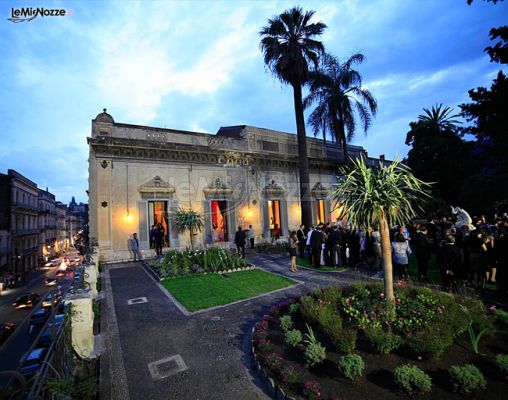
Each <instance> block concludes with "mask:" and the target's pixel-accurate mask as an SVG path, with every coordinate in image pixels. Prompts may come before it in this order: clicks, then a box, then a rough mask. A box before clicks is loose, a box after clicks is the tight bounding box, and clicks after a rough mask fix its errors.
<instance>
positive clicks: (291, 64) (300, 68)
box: [259, 7, 326, 226]
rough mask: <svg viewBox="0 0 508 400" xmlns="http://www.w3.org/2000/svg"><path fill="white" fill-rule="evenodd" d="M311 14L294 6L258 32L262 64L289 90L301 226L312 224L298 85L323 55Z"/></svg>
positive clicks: (322, 26)
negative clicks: (292, 113)
mask: <svg viewBox="0 0 508 400" xmlns="http://www.w3.org/2000/svg"><path fill="white" fill-rule="evenodd" d="M314 14H315V12H314V11H305V12H304V11H303V10H302V9H301V8H300V7H294V8H292V9H290V10H286V11H284V12H283V13H282V14H280V15H278V16H275V17H274V18H273V19H269V20H268V25H267V26H265V27H264V28H263V29H261V31H260V32H259V34H260V36H261V43H260V47H261V50H262V52H263V55H264V61H265V64H266V65H267V66H268V68H270V70H271V72H272V73H273V74H274V75H275V76H276V77H277V78H278V79H279V80H281V81H282V82H283V83H285V84H289V85H291V86H292V87H293V98H294V107H295V118H296V133H297V138H298V169H299V175H300V202H301V212H302V224H304V225H305V226H309V225H310V224H311V222H312V211H311V203H310V187H309V160H308V158H307V137H306V133H305V119H304V116H303V101H302V86H303V85H304V84H305V83H306V82H307V80H308V77H309V64H312V65H313V66H314V67H317V64H318V57H319V55H320V54H322V53H323V52H324V47H323V44H322V43H321V42H319V41H317V40H315V37H316V36H319V35H321V34H322V33H323V31H324V30H325V28H326V25H325V24H323V23H322V22H317V23H310V20H311V18H312V16H313V15H314Z"/></svg>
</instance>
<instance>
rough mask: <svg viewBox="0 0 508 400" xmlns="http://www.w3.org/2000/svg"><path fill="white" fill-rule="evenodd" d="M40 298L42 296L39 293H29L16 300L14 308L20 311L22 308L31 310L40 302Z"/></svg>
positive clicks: (13, 304)
mask: <svg viewBox="0 0 508 400" xmlns="http://www.w3.org/2000/svg"><path fill="white" fill-rule="evenodd" d="M40 298H41V296H40V295H39V294H37V293H27V294H24V295H23V296H20V297H18V298H17V299H16V300H14V303H12V306H13V307H14V308H15V309H16V310H19V309H20V308H28V307H30V308H31V307H33V306H35V305H36V304H37V303H38V302H39V300H40Z"/></svg>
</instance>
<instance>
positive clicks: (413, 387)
mask: <svg viewBox="0 0 508 400" xmlns="http://www.w3.org/2000/svg"><path fill="white" fill-rule="evenodd" d="M393 375H394V378H395V383H396V384H397V386H398V387H399V388H401V389H402V390H403V391H404V392H406V393H409V394H413V393H425V392H430V390H431V388H432V379H431V378H430V376H428V375H427V374H426V373H425V372H423V371H422V370H421V369H420V368H418V367H417V366H416V365H410V364H406V365H401V366H399V367H397V368H395V371H394V372H393Z"/></svg>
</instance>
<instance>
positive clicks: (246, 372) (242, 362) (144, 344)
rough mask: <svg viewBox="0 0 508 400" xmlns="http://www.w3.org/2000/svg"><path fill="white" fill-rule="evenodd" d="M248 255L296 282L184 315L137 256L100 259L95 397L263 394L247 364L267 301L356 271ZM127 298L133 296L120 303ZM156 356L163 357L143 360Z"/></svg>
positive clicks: (206, 398)
mask: <svg viewBox="0 0 508 400" xmlns="http://www.w3.org/2000/svg"><path fill="white" fill-rule="evenodd" d="M248 259H249V261H250V262H253V263H254V264H256V265H257V266H258V267H259V268H262V269H265V270H267V271H272V272H276V273H279V274H282V275H285V276H288V277H291V278H295V279H297V280H300V281H303V282H304V284H303V285H299V286H295V287H291V288H288V289H287V290H284V291H281V292H276V293H272V294H268V295H266V296H263V297H259V298H256V299H252V300H246V301H244V302H241V303H237V304H233V305H230V306H224V307H221V308H218V309H214V310H210V311H207V312H202V313H197V314H193V315H190V316H185V315H184V314H183V313H182V312H181V311H180V310H179V309H178V308H177V307H176V306H175V305H174V304H173V302H172V301H171V300H170V299H169V298H168V297H167V295H166V294H165V293H164V292H162V291H161V289H160V288H159V285H158V284H157V282H156V281H154V280H153V278H152V277H151V276H149V275H148V273H147V272H146V271H145V270H144V269H143V267H142V266H141V265H140V264H139V263H134V262H132V263H121V264H116V265H112V266H107V267H106V272H105V277H104V278H105V279H104V281H105V290H106V298H105V300H104V301H105V304H102V310H104V311H103V313H102V320H101V329H102V331H103V333H104V335H103V337H104V349H105V351H104V352H103V355H102V356H101V399H122V400H128V399H131V400H138V399H143V400H149V399H154V400H155V399H157V400H158V399H161V400H162V399H175V400H186V399H189V400H190V399H192V400H200V399H201V400H213V399H220V400H227V399H231V400H237V399H242V400H249V399H268V398H269V397H268V396H267V395H266V393H265V389H264V386H263V384H262V383H260V382H259V381H258V379H257V376H256V374H255V373H254V372H253V370H252V367H251V365H252V360H251V356H250V333H251V328H252V326H253V325H254V324H255V323H256V322H257V321H258V320H259V318H260V317H261V316H262V315H263V314H264V313H266V312H267V310H268V309H269V307H270V306H271V305H272V304H273V303H276V302H278V301H280V300H283V299H285V298H287V297H290V296H295V295H300V294H303V293H306V292H308V291H309V290H310V289H312V288H314V287H317V286H324V285H328V284H331V283H338V284H342V285H344V284H348V283H350V282H351V281H352V280H353V279H358V278H361V277H362V276H361V275H360V274H358V273H355V272H352V271H346V272H342V273H320V272H315V271H311V270H303V269H300V271H299V272H297V273H291V272H290V271H289V259H288V258H287V257H283V258H279V257H273V256H267V255H259V254H255V253H252V254H249V255H248ZM365 278H366V277H365V276H363V279H365ZM142 298H146V302H142V301H144V300H143V299H142ZM132 299H138V300H135V304H132V305H128V300H132ZM136 301H139V303H136ZM160 360H166V361H161V363H160V364H158V365H155V366H154V365H153V364H152V365H150V364H151V363H155V364H157V362H158V361H160ZM151 371H152V372H151ZM165 375H169V376H166V377H162V376H165Z"/></svg>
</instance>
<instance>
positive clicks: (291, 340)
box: [285, 329, 303, 347]
mask: <svg viewBox="0 0 508 400" xmlns="http://www.w3.org/2000/svg"><path fill="white" fill-rule="evenodd" d="M285 338H286V343H287V344H288V345H289V346H291V347H297V346H298V345H299V344H300V343H301V342H302V340H303V338H302V332H300V331H299V330H298V329H293V330H290V331H287V332H286V335H285Z"/></svg>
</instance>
